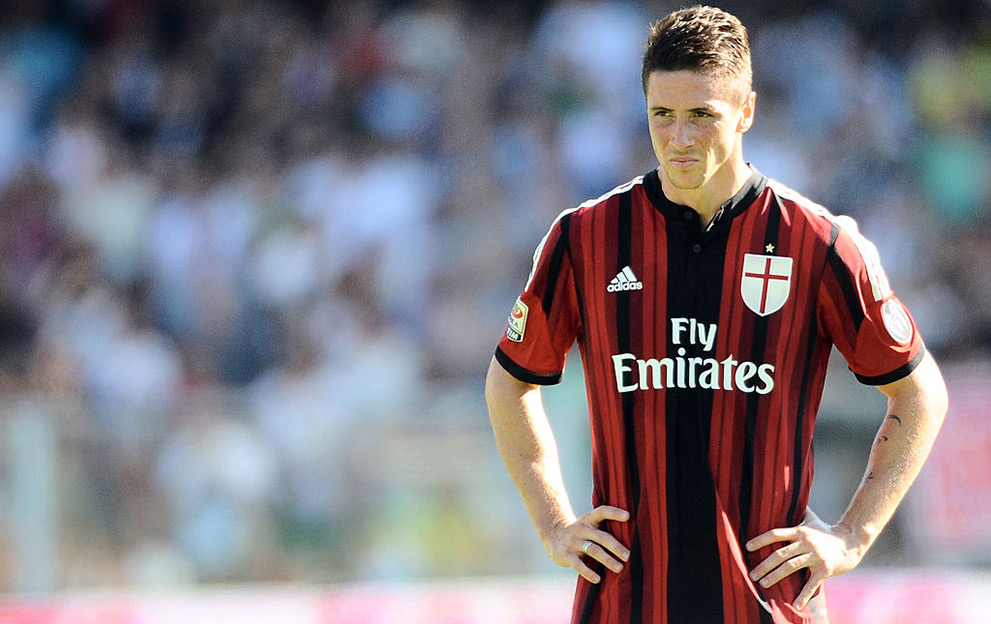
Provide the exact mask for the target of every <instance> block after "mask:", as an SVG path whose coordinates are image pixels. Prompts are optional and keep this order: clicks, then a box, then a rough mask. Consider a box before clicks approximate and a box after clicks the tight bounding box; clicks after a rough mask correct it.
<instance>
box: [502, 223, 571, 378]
mask: <svg viewBox="0 0 991 624" xmlns="http://www.w3.org/2000/svg"><path fill="white" fill-rule="evenodd" d="M569 225H570V219H569V217H568V213H567V212H565V213H562V215H561V216H559V217H558V218H557V219H556V220H555V221H554V224H553V225H552V226H551V228H550V231H548V233H547V235H546V236H545V237H544V238H543V240H542V241H541V242H540V245H538V247H537V250H536V251H535V252H534V254H533V268H532V269H531V271H530V276H529V278H528V279H527V282H526V285H525V286H524V288H523V292H522V294H520V296H519V297H518V298H517V300H516V302H515V303H514V304H513V308H512V310H511V311H510V314H509V319H508V321H507V324H506V331H505V333H504V334H503V336H502V339H501V340H500V341H499V346H498V347H497V348H496V353H495V356H496V360H497V361H498V362H499V364H501V365H502V367H503V368H505V369H506V371H507V372H508V373H509V374H511V375H512V376H513V377H516V378H517V379H519V380H520V381H524V382H526V383H533V384H541V385H550V384H556V383H558V382H560V381H561V377H562V375H563V373H564V362H565V359H566V357H567V354H568V351H569V350H570V349H571V345H572V344H573V343H574V341H575V338H576V336H577V335H578V331H579V327H580V314H579V310H578V297H577V293H576V291H575V283H574V276H573V273H572V266H571V254H570V253H569V251H568V231H569Z"/></svg>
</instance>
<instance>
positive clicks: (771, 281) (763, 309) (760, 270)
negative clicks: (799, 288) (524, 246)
mask: <svg viewBox="0 0 991 624" xmlns="http://www.w3.org/2000/svg"><path fill="white" fill-rule="evenodd" d="M791 265H792V259H791V258H788V257H781V256H765V255H760V254H749V253H748V254H746V255H744V257H743V277H742V278H740V294H741V295H743V302H744V303H745V304H747V307H748V308H750V309H751V310H753V311H754V312H756V313H757V314H759V315H760V316H767V315H768V314H773V313H774V312H777V311H778V310H780V309H781V307H782V306H783V305H784V304H785V302H786V301H788V295H789V294H790V293H791Z"/></svg>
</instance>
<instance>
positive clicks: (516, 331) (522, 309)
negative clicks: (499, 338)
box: [506, 298, 530, 342]
mask: <svg viewBox="0 0 991 624" xmlns="http://www.w3.org/2000/svg"><path fill="white" fill-rule="evenodd" d="M529 312H530V310H529V308H527V307H526V304H525V303H523V300H522V299H521V298H517V299H516V303H514V304H513V311H512V312H510V313H509V327H507V328H506V338H509V339H510V340H512V341H513V342H523V335H524V334H525V333H526V317H527V314H529Z"/></svg>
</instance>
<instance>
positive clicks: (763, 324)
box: [739, 196, 782, 552]
mask: <svg viewBox="0 0 991 624" xmlns="http://www.w3.org/2000/svg"><path fill="white" fill-rule="evenodd" d="M774 199H775V201H774V203H773V204H771V207H770V210H768V213H767V229H766V230H765V231H764V244H765V245H774V246H775V247H778V233H779V230H780V227H781V211H782V205H781V200H780V199H778V198H777V196H775V198H774ZM769 318H770V317H769V316H759V315H758V316H757V317H756V318H755V319H754V335H753V343H752V346H751V348H750V349H751V350H750V360H751V361H754V362H763V361H764V347H765V346H766V345H767V325H768V322H769ZM759 406H760V395H759V394H757V393H756V392H752V393H750V394H748V395H747V408H746V410H747V411H746V420H745V424H744V429H743V462H742V465H741V470H740V535H739V538H740V543H741V546H742V545H743V544H744V543H746V541H747V540H749V539H750V538H752V537H754V536H753V535H751V534H750V510H751V508H752V507H753V492H754V470H755V469H756V457H755V455H756V452H755V449H754V446H755V444H756V441H755V438H756V430H757V417H758V408H759ZM743 552H747V551H746V548H745V547H744V548H743Z"/></svg>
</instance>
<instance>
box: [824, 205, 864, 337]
mask: <svg viewBox="0 0 991 624" xmlns="http://www.w3.org/2000/svg"><path fill="white" fill-rule="evenodd" d="M839 235H840V226H839V225H837V224H835V223H833V227H832V229H831V230H830V232H829V249H828V250H827V251H826V261H827V263H828V264H829V268H830V269H832V270H833V275H835V276H836V282H837V283H838V284H839V285H840V290H841V291H843V298H844V299H845V300H846V305H847V308H849V309H850V318H851V319H853V326H854V328H855V329H856V330H857V331H860V325H861V324H862V323H863V322H864V311H863V309H861V307H860V297H858V296H857V287H856V285H855V284H854V281H853V276H852V275H850V271H849V270H848V269H847V267H846V265H845V264H843V259H842V258H840V254H839V253H838V252H837V251H836V238H837V237H838V236H839Z"/></svg>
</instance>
